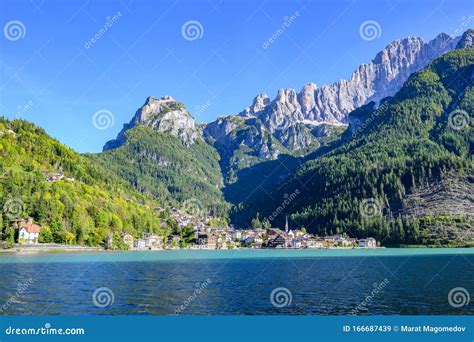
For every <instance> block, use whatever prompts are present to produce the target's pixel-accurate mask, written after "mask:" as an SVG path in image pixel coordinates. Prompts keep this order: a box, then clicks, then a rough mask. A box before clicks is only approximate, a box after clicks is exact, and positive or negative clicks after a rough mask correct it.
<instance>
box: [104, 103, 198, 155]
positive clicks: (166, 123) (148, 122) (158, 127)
mask: <svg viewBox="0 0 474 342" xmlns="http://www.w3.org/2000/svg"><path fill="white" fill-rule="evenodd" d="M136 126H144V127H150V128H152V129H153V130H154V131H156V132H162V133H169V134H170V135H172V136H175V137H179V138H181V140H182V142H183V143H184V144H185V145H186V146H189V145H191V144H193V143H194V142H195V141H196V139H198V138H199V137H200V133H199V131H198V129H197V128H196V124H195V122H194V119H193V117H192V116H191V114H189V112H188V111H187V110H186V109H185V108H184V106H183V105H182V104H181V103H179V102H177V101H175V100H174V99H173V98H172V97H171V96H164V97H162V98H160V99H157V98H154V97H152V96H150V97H149V98H148V99H147V100H146V102H145V104H144V105H143V106H142V107H140V108H139V109H138V110H137V112H136V113H135V116H134V117H133V118H132V120H131V121H130V122H129V123H128V124H125V125H123V129H122V130H121V131H120V133H119V134H118V136H117V138H116V139H115V140H111V141H108V142H107V143H106V144H105V146H104V151H107V150H111V149H114V148H117V147H120V146H121V145H123V144H124V143H125V140H126V135H125V133H126V132H127V131H128V130H129V129H132V128H134V127H136Z"/></svg>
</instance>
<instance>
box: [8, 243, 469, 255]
mask: <svg viewBox="0 0 474 342" xmlns="http://www.w3.org/2000/svg"><path fill="white" fill-rule="evenodd" d="M446 248H451V249H469V248H473V246H471V245H469V246H423V245H410V246H381V247H326V248H248V247H240V248H232V249H206V248H173V249H165V248H161V249H132V250H112V249H105V248H104V247H101V246H96V247H89V246H70V245H52V244H48V245H47V246H41V245H35V246H14V247H11V248H6V249H0V255H1V254H10V255H11V254H17V255H21V254H24V255H28V254H43V253H44V254H54V253H65V254H68V253H74V252H76V253H77V252H80V253H91V252H93V253H97V252H100V253H104V254H109V253H126V252H130V253H133V252H142V253H145V252H176V251H188V252H195V251H204V252H209V251H221V252H222V251H228V252H235V251H348V250H384V249H400V250H403V249H446Z"/></svg>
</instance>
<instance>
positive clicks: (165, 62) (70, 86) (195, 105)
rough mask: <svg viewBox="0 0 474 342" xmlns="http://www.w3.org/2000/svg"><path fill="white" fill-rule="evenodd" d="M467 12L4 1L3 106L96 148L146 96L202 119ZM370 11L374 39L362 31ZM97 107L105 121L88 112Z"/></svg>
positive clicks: (334, 5) (301, 3) (217, 1)
mask: <svg viewBox="0 0 474 342" xmlns="http://www.w3.org/2000/svg"><path fill="white" fill-rule="evenodd" d="M470 16H474V2H473V1H467V0H466V1H460V0H454V1H438V0H431V1H428V0H421V1H405V0H401V1H398V0H387V1H384V0H378V1H375V0H374V1H368V0H367V1H350V0H344V1H343V0H332V1H329V0H328V1H316V0H313V1H307V0H288V1H283V0H273V1H259V0H240V1H238V0H209V1H208V0H202V1H199V0H194V1H192V0H170V1H168V0H162V1H148V0H91V1H85V0H81V1H78V0H68V1H61V0H31V1H30V0H0V24H1V27H2V28H3V30H2V31H3V36H2V37H0V115H2V116H6V117H7V118H10V119H13V118H23V119H26V120H29V121H32V122H34V123H36V124H37V125H39V126H41V127H43V128H45V129H46V131H47V132H48V133H49V134H50V135H52V136H53V137H55V138H57V139H58V140H60V141H61V142H63V143H64V144H66V145H68V146H70V147H72V148H73V149H75V150H76V151H79V152H96V151H100V150H101V149H102V146H103V144H104V143H105V142H106V141H107V140H109V139H112V138H114V137H115V136H116V134H117V132H118V131H120V129H121V127H122V124H123V123H125V122H128V121H129V120H130V118H131V117H132V116H133V114H134V113H135V111H136V110H137V108H139V107H140V106H141V105H142V104H143V103H144V101H145V99H146V97H147V96H150V95H152V96H156V97H161V96H164V95H171V96H173V97H174V98H175V99H177V100H179V101H181V102H183V103H184V104H185V106H186V107H187V109H188V110H189V111H190V112H191V113H192V114H193V115H194V116H195V118H196V120H197V121H198V122H209V121H212V120H213V119H215V118H216V117H217V116H221V115H227V114H235V113H238V112H240V111H241V110H243V109H244V108H245V107H246V106H248V105H249V104H250V103H251V101H252V99H253V98H254V96H255V95H256V94H258V93H260V92H266V93H267V94H268V95H269V96H270V97H272V98H273V97H274V96H275V95H276V92H277V90H278V89H279V88H283V87H284V88H287V87H291V88H295V89H297V90H300V89H301V88H302V86H303V85H304V84H305V83H307V82H314V83H316V84H317V85H321V84H328V83H332V82H334V81H337V80H339V79H342V78H347V77H349V76H350V74H351V73H352V71H353V70H354V69H355V68H356V67H357V66H358V65H359V64H362V63H365V62H369V61H370V60H371V59H372V58H373V57H374V56H375V54H376V53H377V52H378V51H379V50H381V49H382V48H383V47H384V46H386V45H387V44H388V43H389V42H391V41H393V40H395V39H398V38H403V37H406V36H410V35H411V36H421V37H424V38H425V39H426V40H429V39H432V38H434V37H435V36H436V35H437V34H438V33H440V32H447V33H450V34H454V33H457V32H460V30H464V28H465V25H466V23H467V24H468V26H470V27H473V26H474V20H473V19H472V18H473V17H471V18H470V19H469V17H470ZM466 19H467V22H466ZM369 20H370V21H375V22H376V23H377V24H378V25H379V27H380V30H379V31H378V34H377V36H376V37H375V39H373V40H365V39H363V37H361V35H360V33H359V28H360V26H361V24H362V23H364V22H366V21H369ZM469 20H471V22H469ZM18 22H19V23H20V24H21V25H20V26H18V25H19V24H18ZM107 22H109V23H111V25H109V26H107V25H106V23H107ZM188 22H191V23H190V24H188V26H189V25H190V31H188V33H184V35H183V26H184V25H185V23H188ZM196 22H197V23H196ZM285 22H286V23H287V25H285V24H284V23H285ZM15 25H16V28H19V30H17V31H15V30H14V29H15ZM104 27H106V28H107V29H106V30H104ZM282 27H283V28H284V29H281V28H282ZM193 28H195V29H196V30H197V35H195V36H194V35H193V30H192V29H193ZM9 29H10V30H9ZM279 29H280V31H278V30H279ZM377 30H378V29H377ZM185 32H186V31H185ZM18 33H19V35H18ZM194 33H196V31H194ZM94 36H96V37H98V39H96V41H95V42H92V41H91V38H93V37H94ZM272 36H273V37H274V38H275V39H274V40H273V41H272V42H269V38H270V37H272ZM101 110H106V111H108V113H111V115H112V116H113V121H114V123H113V125H110V124H108V125H106V127H107V128H106V129H97V128H96V126H97V125H94V123H93V117H94V114H95V113H96V112H98V111H101ZM100 113H103V112H100ZM109 115H110V114H109ZM102 128H103V127H102Z"/></svg>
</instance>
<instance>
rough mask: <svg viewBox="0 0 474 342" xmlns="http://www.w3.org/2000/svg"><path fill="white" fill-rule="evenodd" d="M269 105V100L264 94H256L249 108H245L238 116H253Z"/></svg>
mask: <svg viewBox="0 0 474 342" xmlns="http://www.w3.org/2000/svg"><path fill="white" fill-rule="evenodd" d="M269 104H270V99H269V98H268V95H267V94H265V93H260V94H258V95H257V96H256V97H255V98H254V99H253V102H252V105H251V106H250V107H247V108H245V110H244V111H243V112H241V113H240V114H239V115H241V116H255V115H256V114H257V113H259V112H261V111H262V110H263V109H264V108H265V107H266V106H268V105H269Z"/></svg>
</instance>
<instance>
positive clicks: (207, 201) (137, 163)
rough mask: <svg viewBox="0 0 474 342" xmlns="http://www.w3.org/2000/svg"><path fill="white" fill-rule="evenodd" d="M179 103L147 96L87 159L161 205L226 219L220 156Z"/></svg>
mask: <svg viewBox="0 0 474 342" xmlns="http://www.w3.org/2000/svg"><path fill="white" fill-rule="evenodd" d="M201 131H202V128H201V127H199V126H198V125H197V124H196V123H195V121H194V119H193V117H192V116H191V115H190V114H189V112H188V111H187V110H186V108H185V107H184V106H183V104H181V103H179V102H178V101H176V100H174V99H173V98H171V97H170V96H165V97H162V98H159V99H158V98H154V97H149V98H148V99H147V100H146V102H145V104H144V105H143V106H142V107H140V108H139V109H138V110H137V112H136V114H135V115H134V117H133V118H132V120H131V121H130V122H129V123H128V124H126V125H124V128H123V129H122V131H121V132H120V133H119V134H118V136H117V138H116V139H115V140H112V141H109V142H107V143H106V144H105V146H104V152H103V153H99V154H89V155H88V157H89V158H91V159H93V160H94V161H96V162H98V163H100V164H102V165H103V166H104V167H107V168H108V169H109V170H111V171H113V172H114V173H115V174H117V175H118V176H120V177H121V178H123V179H125V180H126V181H127V182H128V183H129V184H130V185H131V186H133V187H134V188H135V189H137V190H138V191H139V192H140V193H144V194H147V195H150V196H152V197H153V198H155V199H157V200H158V201H159V202H160V203H163V204H164V206H167V207H169V206H183V205H184V206H191V207H192V208H185V209H190V210H191V211H199V212H200V213H201V214H203V215H204V214H212V215H215V216H220V217H226V216H227V209H228V205H227V204H226V202H225V200H224V197H223V195H222V192H221V188H222V186H223V181H222V175H221V169H220V166H219V162H218V161H219V155H218V153H217V152H216V151H215V149H214V148H213V147H211V146H209V145H208V144H207V143H206V142H205V141H204V140H203V138H202V132H201Z"/></svg>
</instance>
